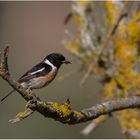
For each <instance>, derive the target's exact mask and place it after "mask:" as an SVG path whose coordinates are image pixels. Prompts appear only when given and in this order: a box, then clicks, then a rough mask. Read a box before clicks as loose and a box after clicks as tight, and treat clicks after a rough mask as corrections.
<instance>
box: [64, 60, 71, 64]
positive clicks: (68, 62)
mask: <svg viewBox="0 0 140 140" xmlns="http://www.w3.org/2000/svg"><path fill="white" fill-rule="evenodd" d="M63 64H71V62H70V61H67V60H65V61H63Z"/></svg>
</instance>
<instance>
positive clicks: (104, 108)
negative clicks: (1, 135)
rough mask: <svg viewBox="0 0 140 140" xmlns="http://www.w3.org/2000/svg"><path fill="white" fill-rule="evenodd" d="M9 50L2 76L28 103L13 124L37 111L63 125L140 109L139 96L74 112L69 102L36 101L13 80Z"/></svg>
mask: <svg viewBox="0 0 140 140" xmlns="http://www.w3.org/2000/svg"><path fill="white" fill-rule="evenodd" d="M8 50H9V47H6V48H5V50H4V53H2V54H3V57H2V58H1V68H0V76H1V77H2V78H3V79H4V80H5V81H7V82H8V83H9V84H10V85H11V86H12V87H13V88H14V89H15V90H16V91H17V92H18V93H20V95H21V96H22V97H23V98H24V99H25V100H26V101H27V105H26V110H25V111H24V112H22V113H19V114H18V115H17V116H16V117H15V118H14V119H12V120H10V121H11V122H17V121H19V120H22V119H24V118H26V117H28V116H29V115H31V114H32V113H33V112H34V111H37V112H39V113H40V114H42V115H43V116H45V117H49V118H53V119H55V120H57V121H60V122H62V123H67V124H77V123H82V122H87V121H90V120H93V119H95V118H98V117H99V116H101V115H105V114H109V113H111V112H114V111H118V110H123V109H128V108H137V107H140V97H138V96H133V97H129V98H126V99H124V98H120V99H116V100H110V101H107V102H103V103H101V104H97V105H95V106H92V107H90V108H87V109H83V110H81V111H76V110H73V109H72V108H71V106H70V102H69V100H67V101H66V102H65V103H63V104H59V103H56V102H54V103H50V102H44V101H42V100H40V99H39V98H36V100H34V98H33V97H34V96H33V93H32V91H31V90H28V89H24V88H22V87H21V86H20V85H19V84H18V83H17V82H16V81H14V80H13V79H12V78H11V76H10V73H9V71H8V64H7V60H8ZM2 63H3V64H2ZM7 71H8V72H7Z"/></svg>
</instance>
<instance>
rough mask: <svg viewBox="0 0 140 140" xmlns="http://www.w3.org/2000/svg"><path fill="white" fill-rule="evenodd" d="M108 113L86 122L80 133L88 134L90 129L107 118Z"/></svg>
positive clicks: (92, 129)
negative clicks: (88, 122)
mask: <svg viewBox="0 0 140 140" xmlns="http://www.w3.org/2000/svg"><path fill="white" fill-rule="evenodd" d="M107 118H108V115H103V116H100V117H99V118H97V119H94V120H92V121H91V122H90V124H88V125H87V126H86V127H85V128H84V129H83V130H82V131H81V133H82V134H83V135H89V134H90V133H91V132H92V131H94V130H95V129H96V128H97V127H98V126H99V125H100V124H101V123H103V122H104V121H105V120H107Z"/></svg>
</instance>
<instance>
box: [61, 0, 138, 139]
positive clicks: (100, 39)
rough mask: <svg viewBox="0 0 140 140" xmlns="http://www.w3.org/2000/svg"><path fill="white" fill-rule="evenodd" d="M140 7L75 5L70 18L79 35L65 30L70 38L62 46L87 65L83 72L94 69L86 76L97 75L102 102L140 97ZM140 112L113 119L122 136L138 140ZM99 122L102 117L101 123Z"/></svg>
mask: <svg viewBox="0 0 140 140" xmlns="http://www.w3.org/2000/svg"><path fill="white" fill-rule="evenodd" d="M139 7H140V3H139V2H136V1H135V2H126V1H124V2H120V1H105V2H92V1H79V2H73V3H72V13H71V14H70V15H71V16H70V17H72V18H73V19H74V21H75V23H76V27H77V33H76V35H72V34H71V33H70V32H69V31H66V33H67V34H68V35H69V38H68V39H65V40H64V41H63V44H64V46H65V48H66V49H67V50H68V51H69V52H70V53H72V54H73V55H75V56H76V57H77V58H78V59H79V60H80V61H81V66H83V65H84V67H82V70H83V71H86V73H87V71H88V69H89V67H92V68H91V69H92V70H91V72H90V73H89V75H88V76H87V77H89V76H90V77H91V76H96V78H98V79H99V81H100V82H101V84H103V100H110V99H114V98H119V97H124V98H126V97H129V96H133V95H138V96H139V95H140V74H139V70H138V63H139V50H140V49H139V47H140V9H139ZM67 22H69V21H68V19H67ZM111 28H112V32H111V33H109V32H110V30H111ZM92 63H93V65H91V64H92ZM83 77H84V76H83ZM93 78H94V77H93ZM93 84H94V83H93ZM139 113H140V112H139V109H128V110H124V111H118V112H116V113H113V115H112V116H113V117H114V118H117V120H118V122H119V124H120V127H121V129H122V132H123V133H125V134H128V135H129V136H130V137H133V138H135V137H137V136H135V133H133V132H135V131H138V132H139V133H138V134H139V135H140V115H139ZM100 120H102V119H100V117H99V118H98V119H97V122H98V124H99V121H100ZM129 130H131V131H129Z"/></svg>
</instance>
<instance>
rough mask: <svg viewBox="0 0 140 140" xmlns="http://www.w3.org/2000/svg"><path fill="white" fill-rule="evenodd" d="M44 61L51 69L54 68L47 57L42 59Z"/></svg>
mask: <svg viewBox="0 0 140 140" xmlns="http://www.w3.org/2000/svg"><path fill="white" fill-rule="evenodd" d="M44 63H46V64H48V65H49V66H51V67H52V69H53V70H54V69H56V67H55V66H54V65H53V64H52V63H51V62H50V61H49V60H48V59H46V60H44Z"/></svg>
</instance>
